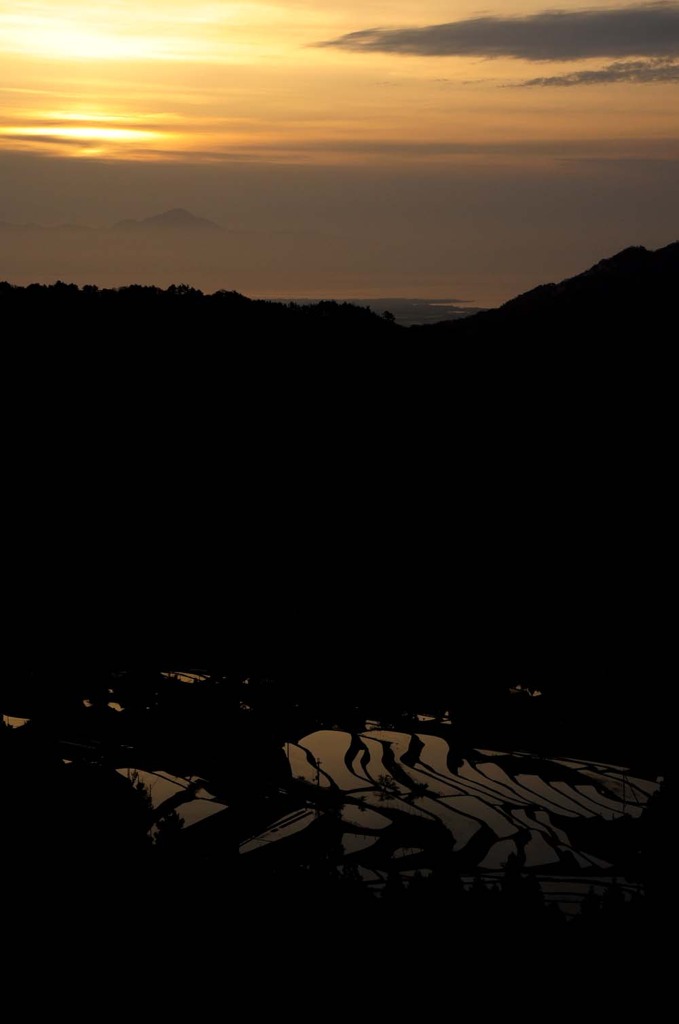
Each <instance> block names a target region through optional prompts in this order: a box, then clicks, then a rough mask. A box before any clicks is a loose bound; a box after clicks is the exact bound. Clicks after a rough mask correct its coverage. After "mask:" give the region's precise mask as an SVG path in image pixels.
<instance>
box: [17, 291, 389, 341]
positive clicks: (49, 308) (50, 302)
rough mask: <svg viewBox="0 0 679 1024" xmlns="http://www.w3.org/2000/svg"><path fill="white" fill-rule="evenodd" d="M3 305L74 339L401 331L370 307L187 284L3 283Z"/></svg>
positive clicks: (320, 336)
mask: <svg viewBox="0 0 679 1024" xmlns="http://www.w3.org/2000/svg"><path fill="white" fill-rule="evenodd" d="M0 308H1V309H2V311H3V312H4V314H5V315H6V316H8V317H18V318H22V320H23V321H24V322H25V323H26V324H30V325H33V326H34V327H35V328H38V327H40V326H46V325H47V324H50V325H51V324H52V323H53V322H55V320H56V321H58V320H59V319H60V318H66V319H67V321H68V324H69V331H70V332H71V333H72V334H74V335H76V336H78V335H81V334H86V335H87V336H88V337H90V336H91V335H92V332H93V330H94V331H96V332H97V333H98V335H99V336H100V337H101V336H103V337H112V336H113V335H116V337H118V340H119V341H120V342H121V343H122V342H124V341H126V340H130V339H131V338H133V337H135V336H139V337H146V336H148V334H149V332H150V331H151V332H157V331H161V332H162V333H163V336H165V337H175V338H177V337H178V336H179V335H181V336H182V337H187V336H189V335H190V336H191V337H192V338H205V339H207V338H208V337H211V336H213V335H216V336H219V335H220V333H223V332H227V333H228V336H229V337H228V340H229V341H231V342H234V341H236V342H244V341H246V340H248V341H252V340H253V332H256V334H257V337H258V338H261V339H265V338H268V337H272V336H277V335H278V333H279V332H285V335H286V337H287V338H288V339H290V340H294V339H295V338H297V337H313V338H314V339H316V340H319V341H320V340H321V339H327V338H329V337H340V336H344V335H345V334H351V335H354V336H355V334H356V332H358V333H359V334H365V333H367V334H370V335H389V336H393V335H394V333H395V332H396V333H397V332H399V331H401V330H402V328H400V327H398V326H397V325H396V324H394V323H393V322H392V321H391V320H390V319H388V318H386V317H382V316H378V315H377V314H376V313H373V312H372V311H371V310H370V308H369V307H367V306H355V305H352V304H351V303H348V302H334V301H321V302H317V303H315V304H313V305H298V304H296V303H294V302H289V303H284V302H270V301H268V300H265V299H249V298H247V297H246V296H245V295H241V294H240V293H239V292H235V291H218V292H214V293H213V294H211V295H205V294H203V292H201V291H199V290H198V289H197V288H191V287H190V286H189V285H187V284H175V285H170V287H169V288H167V289H162V288H157V287H154V286H153V285H128V286H125V287H122V288H98V287H97V286H96V285H84V286H83V287H82V288H81V287H79V286H78V285H76V284H66V283H65V282H63V281H57V282H56V284H52V285H42V284H31V285H27V286H26V287H21V286H17V285H11V284H9V283H8V282H0Z"/></svg>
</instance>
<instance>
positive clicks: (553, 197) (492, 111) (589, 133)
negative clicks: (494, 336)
mask: <svg viewBox="0 0 679 1024" xmlns="http://www.w3.org/2000/svg"><path fill="white" fill-rule="evenodd" d="M0 110H1V112H2V117H1V118H0V221H4V222H11V223H14V224H16V223H26V222H38V223H41V224H57V223H60V222H74V223H78V224H87V225H94V226H104V225H110V224H112V223H114V222H115V221H117V220H120V219H121V218H144V217H149V216H152V215H154V214H157V213H160V212H162V211H163V210H165V209H168V208H171V207H184V208H187V209H189V210H191V211H192V212H193V213H195V214H196V215H198V216H201V217H207V218H209V219H211V220H214V221H216V222H217V223H219V224H220V225H222V226H223V227H224V228H228V229H230V230H232V231H238V232H246V233H250V232H252V233H255V234H254V235H252V236H248V237H249V238H250V242H249V243H248V244H249V249H248V252H249V255H248V260H249V264H248V265H249V267H250V271H249V274H248V276H247V277H245V276H244V277H243V278H242V279H241V278H239V276H238V273H237V266H236V264H235V263H234V266H233V268H232V269H231V270H230V271H229V274H230V275H231V276H230V279H228V280H226V279H225V280H224V281H223V284H222V285H221V286H222V287H225V288H230V287H236V288H239V289H240V290H245V288H247V291H248V293H249V294H262V295H264V294H270V295H284V294H296V295H304V294H309V295H318V296H320V295H325V296H326V297H342V296H345V295H351V296H359V295H365V296H370V295H374V296H377V295H409V296H415V295H422V296H445V297H451V296H455V297H458V298H460V299H462V300H466V301H469V302H471V303H474V304H477V305H494V304H496V303H498V302H501V301H504V300H505V299H507V298H510V297H511V296H512V295H514V294H516V293H517V292H519V291H522V290H525V289H526V288H529V287H533V286H534V285H536V284H539V283H541V282H543V281H546V280H555V279H560V278H562V277H565V276H567V275H569V274H572V273H577V272H578V271H580V270H583V269H585V268H586V267H587V266H588V265H590V264H591V263H593V262H596V260H598V259H601V258H603V257H605V256H608V255H612V254H613V253H614V252H616V251H617V250H618V249H620V248H623V247H625V246H627V245H634V244H642V245H646V246H647V247H649V248H656V247H658V246H661V245H665V244H668V243H669V242H671V241H673V240H674V239H676V238H677V236H678V235H679V3H675V2H660V3H643V4H621V3H619V2H616V0H599V2H597V3H596V4H595V5H592V6H587V5H583V4H580V3H577V2H576V3H570V2H569V3H567V4H562V5H561V6H560V7H556V6H554V7H552V6H550V5H549V4H548V3H543V2H540V0H512V2H509V3H508V2H507V0H502V3H500V2H499V0H496V2H494V3H493V2H491V3H490V5H484V6H481V5H480V4H479V3H478V0H456V2H450V0H448V2H444V0H421V2H420V3H418V4H413V3H412V2H408V3H407V2H405V0H392V2H390V3H388V4H387V3H385V2H380V0H364V2H362V3H356V2H350V0H338V2H337V3H336V4H335V5H333V6H332V7H329V6H326V5H322V4H319V3H318V0H269V2H260V0H250V2H241V3H221V2H202V0H196V2H194V3H191V4H186V3H184V2H182V3H179V2H177V0H157V2H155V0H154V2H140V0H134V2H127V0H119V2H101V3H97V4H92V3H91V0H78V2H73V0H72V2H67V3H60V2H47V3H40V2H31V0H1V2H0ZM286 233H287V236H288V237H290V238H293V239H294V242H293V243H291V244H290V245H289V246H288V247H287V249H286V251H285V259H283V258H282V257H278V256H276V253H277V252H280V247H279V249H276V245H275V244H273V243H272V245H269V241H270V239H274V238H280V236H281V235H282V234H286ZM255 235H256V239H258V241H257V243H256V244H255V243H254V242H252V238H255ZM257 254H259V255H257ZM11 269H12V266H11V253H9V254H8V253H7V252H5V253H4V254H3V258H2V261H1V262H0V278H3V277H7V278H8V279H10V280H11V279H12V274H11ZM120 275H121V283H123V279H124V278H125V268H124V267H121V268H120ZM190 283H193V284H196V285H197V286H199V287H202V286H204V285H205V283H206V282H204V281H201V280H196V281H192V282H190ZM208 283H209V284H213V283H214V282H213V281H212V280H210V282H208Z"/></svg>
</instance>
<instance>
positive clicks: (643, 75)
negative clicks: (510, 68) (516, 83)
mask: <svg viewBox="0 0 679 1024" xmlns="http://www.w3.org/2000/svg"><path fill="white" fill-rule="evenodd" d="M609 82H626V83H628V84H636V83H646V82H662V83H663V84H665V83H668V82H669V83H677V84H679V63H675V62H674V61H669V60H663V59H662V58H659V59H658V60H655V61H652V60H650V61H646V60H630V61H617V62H616V63H615V64H609V65H608V66H607V67H605V68H599V70H597V71H572V72H571V73H570V74H568V75H552V76H550V77H548V78H529V79H528V80H527V81H525V82H521V83H520V85H521V86H534V85H556V86H568V85H601V84H607V83H609Z"/></svg>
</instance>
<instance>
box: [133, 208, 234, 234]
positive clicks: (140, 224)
mask: <svg viewBox="0 0 679 1024" xmlns="http://www.w3.org/2000/svg"><path fill="white" fill-rule="evenodd" d="M116 227H117V228H132V229H135V228H152V229H153V228H174V229H181V230H186V229H190V230H196V229H199V230H201V231H202V230H206V229H207V230H210V231H220V230H221V229H220V227H219V225H218V224H215V222H214V221H212V220H206V219H205V217H196V215H195V214H194V213H191V212H190V211H189V210H184V209H182V208H181V207H175V208H174V209H172V210H165V211H164V212H163V213H158V214H156V215H155V216H153V217H145V218H144V219H143V220H121V221H119V222H118V223H117V224H116Z"/></svg>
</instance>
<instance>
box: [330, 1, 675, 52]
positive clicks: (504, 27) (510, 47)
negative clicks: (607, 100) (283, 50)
mask: <svg viewBox="0 0 679 1024" xmlns="http://www.w3.org/2000/svg"><path fill="white" fill-rule="evenodd" d="M316 45H317V46H320V47H334V48H337V49H343V50H353V51H357V52H375V51H378V52H383V53H396V54H411V55H417V56H421V57H486V58H494V57H514V58H518V59H522V60H530V61H550V60H551V61H559V60H561V61H568V60H583V59H587V58H592V57H612V58H624V57H642V56H645V57H679V3H674V2H661V3H650V4H637V5H635V6H631V7H624V8H622V9H620V10H609V9H606V10H600V9H592V10H580V11H541V12H540V13H539V14H533V15H528V16H525V17H510V18H503V17H492V16H491V17H482V18H469V19H466V20H463V21H455V22H448V23H446V24H442V25H425V26H423V27H422V28H396V29H386V28H370V29H364V30H362V31H359V32H350V33H348V34H346V35H343V36H340V37H339V38H337V39H330V40H327V41H325V42H321V43H317V44H316Z"/></svg>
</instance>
